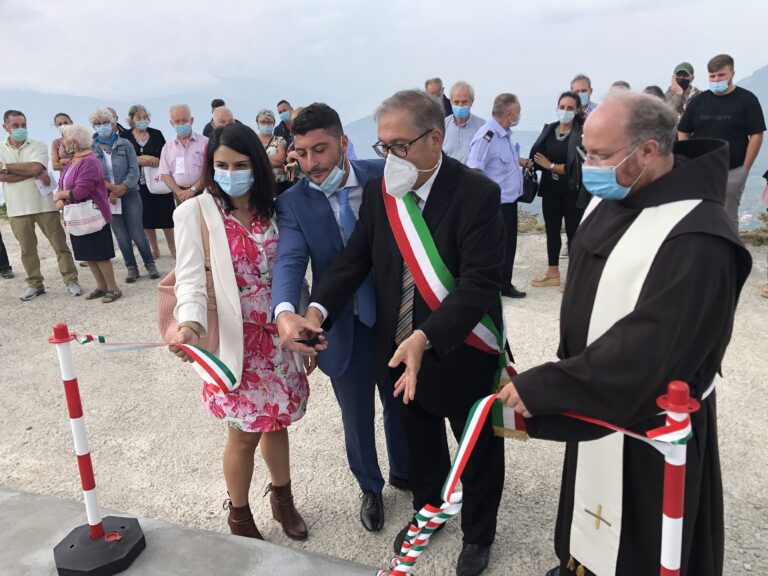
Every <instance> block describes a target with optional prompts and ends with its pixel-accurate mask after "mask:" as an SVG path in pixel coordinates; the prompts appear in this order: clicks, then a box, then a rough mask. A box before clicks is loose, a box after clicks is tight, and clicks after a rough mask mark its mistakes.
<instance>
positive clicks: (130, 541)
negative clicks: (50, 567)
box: [53, 516, 147, 576]
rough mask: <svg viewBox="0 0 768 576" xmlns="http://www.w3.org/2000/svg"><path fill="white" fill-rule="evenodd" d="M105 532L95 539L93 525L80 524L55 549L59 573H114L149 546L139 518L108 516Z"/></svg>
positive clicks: (100, 575)
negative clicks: (93, 537)
mask: <svg viewBox="0 0 768 576" xmlns="http://www.w3.org/2000/svg"><path fill="white" fill-rule="evenodd" d="M102 523H103V524H104V533H105V536H103V537H101V538H99V539H98V540H91V534H90V526H88V524H84V525H83V526H78V527H77V528H75V529H74V530H72V532H70V533H69V534H67V537H66V538H64V540H62V541H61V542H59V543H58V544H57V545H56V547H55V548H54V549H53V557H54V559H55V561H56V570H58V572H59V576H111V575H112V574H117V573H118V572H122V571H123V570H125V569H127V568H128V567H129V566H130V565H131V563H132V562H133V561H134V560H135V559H136V557H137V556H138V555H139V554H140V553H141V551H142V550H144V548H146V547H147V543H146V540H144V533H143V532H142V531H141V526H139V521H138V520H137V519H136V518H120V517H119V516H107V517H106V518H104V519H103V520H102Z"/></svg>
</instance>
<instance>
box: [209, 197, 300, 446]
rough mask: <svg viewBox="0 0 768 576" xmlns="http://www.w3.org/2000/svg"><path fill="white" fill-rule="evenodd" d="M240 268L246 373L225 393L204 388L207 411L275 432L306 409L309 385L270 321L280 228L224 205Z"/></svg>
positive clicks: (236, 265)
mask: <svg viewBox="0 0 768 576" xmlns="http://www.w3.org/2000/svg"><path fill="white" fill-rule="evenodd" d="M219 210H220V212H221V214H222V218H223V219H224V228H225V230H226V233H227V240H228V242H229V251H230V254H231V255H232V264H233V266H234V268H235V279H236V280H237V286H238V288H239V291H240V306H241V308H242V311H243V343H244V347H245V349H244V351H243V374H242V377H241V379H240V386H239V387H238V388H237V389H236V390H234V391H233V392H231V393H229V394H226V395H221V394H217V393H216V392H214V391H213V390H212V389H211V388H209V387H208V386H206V387H204V388H203V405H204V407H205V409H206V411H207V412H209V413H210V414H212V415H213V416H215V417H216V418H219V419H221V420H224V421H225V422H227V424H229V425H230V426H232V427H234V428H237V429H239V430H243V431H245V432H274V431H276V430H281V429H283V428H285V427H287V426H288V425H290V424H291V423H292V422H295V421H296V420H298V419H299V418H301V417H302V416H304V413H305V412H306V410H307V398H308V397H309V384H308V382H307V376H306V374H304V373H303V372H300V371H299V368H298V367H297V364H296V361H295V359H294V356H293V353H292V352H290V351H288V350H284V349H283V348H282V347H281V346H280V338H279V337H278V334H277V326H275V324H273V323H271V322H269V320H268V319H269V317H270V314H271V305H272V267H273V266H274V264H275V257H276V255H277V239H278V235H277V229H276V228H275V227H274V226H273V225H272V223H271V222H270V220H269V219H268V218H263V217H259V216H254V217H253V218H252V220H251V226H250V228H251V229H250V230H246V229H245V227H244V226H243V225H242V224H241V223H240V222H239V221H238V220H237V218H235V217H234V215H232V214H231V213H229V212H228V211H226V210H225V209H223V208H222V206H221V205H219Z"/></svg>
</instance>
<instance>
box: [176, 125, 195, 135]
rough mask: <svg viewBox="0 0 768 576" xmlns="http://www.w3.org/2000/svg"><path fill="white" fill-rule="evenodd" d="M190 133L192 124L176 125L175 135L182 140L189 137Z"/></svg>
mask: <svg viewBox="0 0 768 576" xmlns="http://www.w3.org/2000/svg"><path fill="white" fill-rule="evenodd" d="M190 132H192V124H177V125H176V134H178V135H179V136H181V137H182V138H186V137H187V136H189V134H190Z"/></svg>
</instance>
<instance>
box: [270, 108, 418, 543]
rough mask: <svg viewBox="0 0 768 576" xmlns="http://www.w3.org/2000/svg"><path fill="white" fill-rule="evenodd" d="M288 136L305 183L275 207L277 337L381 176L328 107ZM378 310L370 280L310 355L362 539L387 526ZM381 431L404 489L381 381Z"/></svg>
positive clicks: (300, 120) (304, 115) (306, 112)
mask: <svg viewBox="0 0 768 576" xmlns="http://www.w3.org/2000/svg"><path fill="white" fill-rule="evenodd" d="M291 129H292V131H293V134H294V146H295V150H296V153H297V155H298V161H299V165H300V166H301V169H302V170H303V172H304V174H305V175H306V178H302V179H301V180H300V181H299V182H298V183H296V184H295V185H294V186H293V187H291V188H290V189H289V190H287V191H286V192H284V193H283V194H282V195H281V196H280V197H279V198H278V199H277V223H278V228H279V230H280V242H279V244H278V250H277V262H276V264H275V267H274V270H273V273H272V306H273V312H274V315H275V318H276V322H277V326H278V329H279V330H280V334H281V337H282V338H289V337H290V333H291V330H290V329H286V328H287V326H288V325H289V324H290V321H291V317H292V316H294V315H295V312H296V311H297V310H298V309H299V303H300V293H301V283H302V280H303V278H304V275H305V272H306V269H307V263H308V261H311V262H312V282H313V284H314V283H315V282H318V281H319V280H320V279H321V278H322V276H323V273H324V272H325V270H326V269H327V268H328V266H329V265H330V263H331V261H332V260H333V259H334V257H335V256H337V255H338V254H339V253H341V251H342V250H343V248H344V246H345V244H346V243H347V240H348V239H349V237H350V236H351V235H352V231H353V230H354V228H355V225H356V224H357V218H358V213H359V210H360V204H361V203H362V199H363V188H364V187H365V185H366V184H367V182H368V180H370V179H371V178H376V177H381V176H382V175H383V173H384V162H383V161H381V160H352V161H350V160H349V159H348V157H347V156H348V155H347V146H348V139H347V136H346V135H345V134H344V132H343V128H342V125H341V120H340V119H339V115H338V114H337V113H336V111H335V110H333V109H332V108H331V107H329V106H327V105H326V104H312V105H310V106H307V107H306V108H304V109H303V110H302V111H301V112H300V113H299V115H298V116H297V117H296V118H295V119H294V121H293V124H292V125H291ZM375 322H376V302H375V292H374V284H373V278H372V277H371V276H369V277H368V278H367V279H366V280H365V282H363V284H362V285H361V287H360V288H359V289H358V290H357V291H356V293H355V296H354V299H353V300H352V301H350V302H349V303H348V304H347V305H346V307H345V308H344V310H343V312H342V313H341V314H340V315H339V317H338V319H337V320H336V322H335V323H334V326H333V329H331V330H329V331H328V332H327V333H326V334H325V336H326V338H327V340H328V343H329V347H328V349H327V350H325V351H323V352H321V353H320V354H318V356H317V364H318V366H319V368H320V369H321V370H322V371H323V372H324V373H325V374H327V375H328V376H329V377H330V379H331V384H332V385H333V391H334V393H335V394H336V399H337V401H338V402H339V406H340V407H341V418H342V423H343V425H344V440H345V443H346V448H347V460H348V462H349V468H350V470H351V471H352V473H353V474H354V475H355V478H356V479H357V482H358V484H359V486H360V490H362V497H361V499H362V505H361V509H360V521H361V522H362V524H363V526H364V527H365V529H366V530H369V531H372V532H376V531H379V530H381V529H382V527H383V526H384V503H383V500H382V497H381V492H382V490H383V488H384V479H383V477H382V474H381V470H380V468H379V463H378V458H377V455H376V443H375V434H374V413H375V412H374V410H375V391H376V346H375V339H374V338H375V336H374V329H373V327H374V324H375ZM378 388H379V396H380V398H381V403H382V405H383V409H384V432H385V435H386V440H387V452H388V455H389V483H390V484H391V485H392V486H394V487H395V488H399V489H409V484H408V477H409V468H408V452H407V446H406V442H405V436H404V434H403V430H402V426H401V421H400V414H399V412H398V410H399V407H398V406H397V405H396V403H395V400H396V399H395V398H394V397H393V388H392V383H391V382H387V383H381V382H379V386H378Z"/></svg>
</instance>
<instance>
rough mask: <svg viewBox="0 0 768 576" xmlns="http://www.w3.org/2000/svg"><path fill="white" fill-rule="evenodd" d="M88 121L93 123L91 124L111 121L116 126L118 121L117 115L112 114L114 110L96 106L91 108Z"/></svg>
mask: <svg viewBox="0 0 768 576" xmlns="http://www.w3.org/2000/svg"><path fill="white" fill-rule="evenodd" d="M88 122H90V123H91V126H93V125H94V124H103V123H105V122H109V123H110V124H112V125H113V126H114V125H115V122H116V121H115V117H114V116H112V112H110V111H109V110H107V109H106V108H94V109H93V110H91V113H90V114H88Z"/></svg>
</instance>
